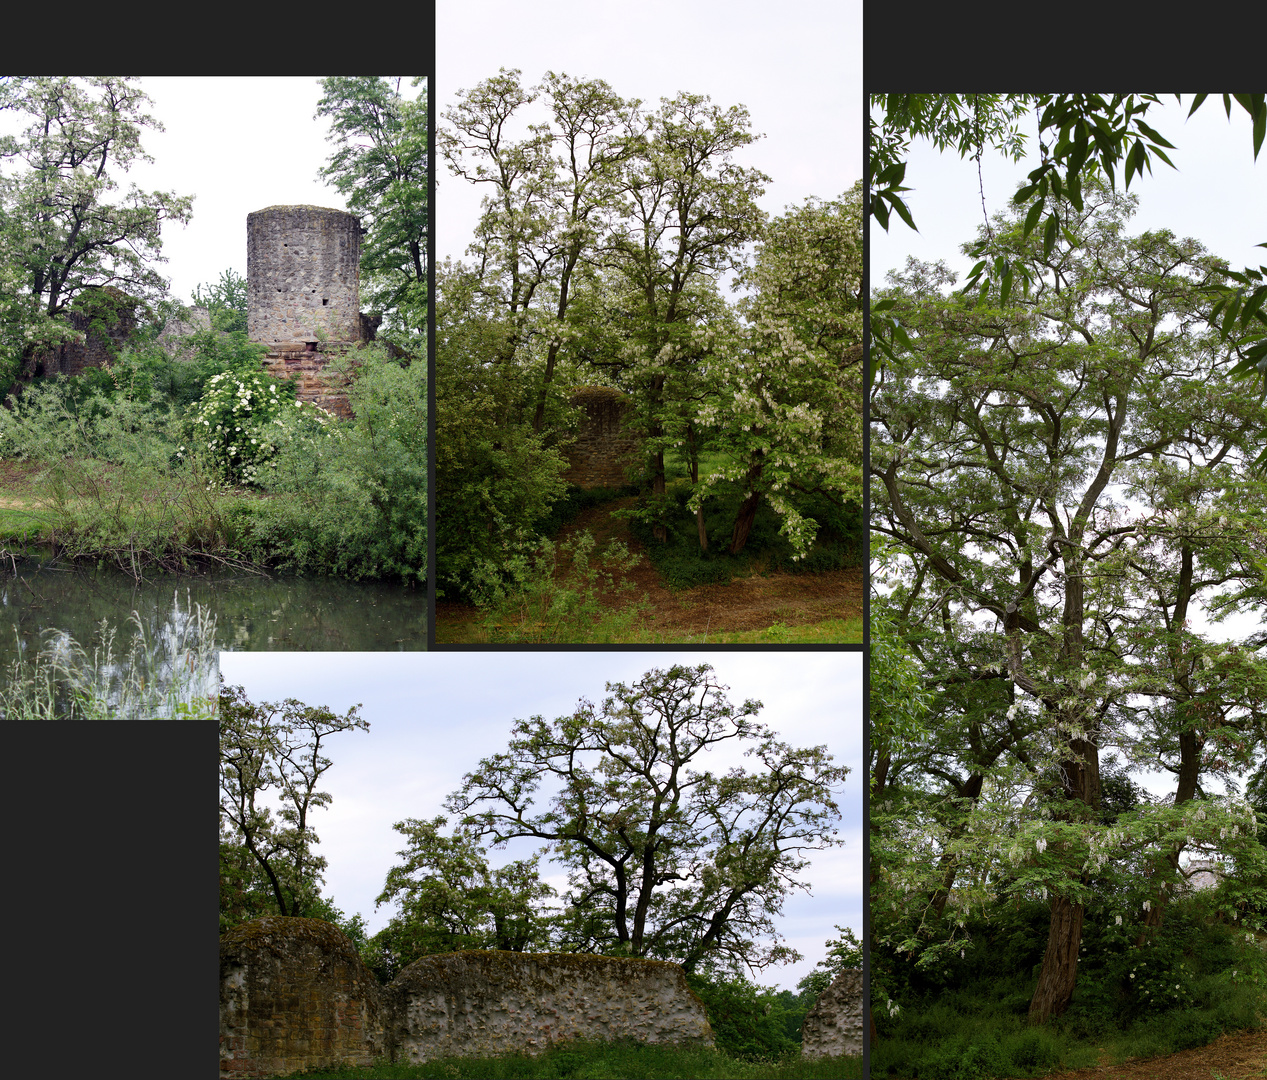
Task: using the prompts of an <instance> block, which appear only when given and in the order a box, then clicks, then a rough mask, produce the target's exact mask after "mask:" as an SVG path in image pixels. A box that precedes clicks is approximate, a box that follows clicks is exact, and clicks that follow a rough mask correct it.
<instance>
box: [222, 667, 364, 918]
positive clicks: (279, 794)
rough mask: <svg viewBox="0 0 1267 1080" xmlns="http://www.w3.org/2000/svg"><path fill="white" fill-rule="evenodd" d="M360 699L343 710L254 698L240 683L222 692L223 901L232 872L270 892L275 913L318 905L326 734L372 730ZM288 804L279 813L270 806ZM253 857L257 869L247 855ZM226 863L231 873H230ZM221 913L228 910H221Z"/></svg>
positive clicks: (322, 861)
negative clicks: (318, 822) (313, 817)
mask: <svg viewBox="0 0 1267 1080" xmlns="http://www.w3.org/2000/svg"><path fill="white" fill-rule="evenodd" d="M359 708H360V706H359V705H354V706H353V707H352V708H351V709H349V710H348V711H347V713H346V714H344V715H343V716H339V715H337V714H336V713H333V712H331V711H330V710H329V709H328V708H326V707H325V706H309V705H305V704H304V703H303V702H301V701H296V700H295V699H294V698H287V699H286V700H285V701H284V702H281V703H277V702H268V701H265V702H261V703H260V704H258V705H257V704H255V703H254V702H252V701H251V700H250V699H249V698H248V697H247V696H246V691H245V690H243V688H242V687H240V686H230V687H223V688H222V689H221V692H220V837H221V882H222V888H221V903H222V905H223V903H224V900H225V891H224V883H225V878H226V876H230V877H236V878H238V879H239V880H240V881H242V882H244V883H245V884H246V886H247V887H248V888H247V891H250V887H251V886H252V885H253V886H254V891H255V892H256V894H258V893H260V892H262V891H265V890H267V891H268V892H271V894H272V899H273V901H274V903H275V905H276V907H275V909H274V910H273V911H272V912H271V913H272V914H278V915H305V914H306V913H307V912H308V911H309V910H310V909H314V907H315V906H319V900H320V896H319V893H320V883H321V871H322V870H324V869H325V865H326V860H325V859H324V857H322V856H320V855H318V854H316V852H315V851H314V850H313V849H314V848H315V846H316V845H317V843H318V842H319V841H318V837H317V834H316V832H315V831H314V829H313V827H312V825H311V823H310V821H309V816H310V814H311V812H312V811H313V810H316V809H319V808H320V807H323V806H329V805H330V795H329V794H328V793H327V792H322V791H318V790H317V784H318V782H319V781H320V779H321V777H322V775H323V774H324V773H325V772H326V771H327V770H328V769H329V768H330V766H331V764H332V762H331V761H330V759H329V758H327V757H325V756H324V755H323V754H322V753H321V744H322V740H323V739H326V738H328V737H329V736H330V735H333V734H335V733H337V732H340V731H351V730H353V729H357V728H359V729H360V730H362V731H368V730H369V723H368V722H367V721H365V720H361V719H360V718H359V717H358V716H357V710H358V709H359ZM274 798H276V799H279V800H280V801H281V803H282V805H281V807H280V809H279V810H278V811H277V814H276V816H274V813H273V809H272V807H270V806H269V805H268V803H269V802H270V801H272V800H273V799H274ZM242 852H245V853H247V854H248V855H249V856H250V860H252V861H253V862H254V868H252V867H250V865H249V862H248V861H247V860H245V859H244V858H241V857H238V858H235V855H238V856H240V855H241V853H242ZM226 866H228V867H232V868H233V871H234V872H233V873H232V874H228V875H226ZM222 914H223V913H222Z"/></svg>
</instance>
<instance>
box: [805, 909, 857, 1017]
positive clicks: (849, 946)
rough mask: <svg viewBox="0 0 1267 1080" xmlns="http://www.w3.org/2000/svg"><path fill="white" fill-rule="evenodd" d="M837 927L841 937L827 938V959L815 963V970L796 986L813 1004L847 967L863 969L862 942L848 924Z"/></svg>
mask: <svg viewBox="0 0 1267 1080" xmlns="http://www.w3.org/2000/svg"><path fill="white" fill-rule="evenodd" d="M836 929H837V930H839V931H840V937H838V938H828V939H827V957H826V959H823V960H820V961H819V962H818V963H817V964H815V965H814V970H813V971H811V972H810V973H809V974H808V975H806V976H805V978H803V979H802V980H801V981H800V982H798V983H797V984H796V988H797V989H798V990H800V991H801V992H802V994H804V995H806V996H807V997H809V998H810V999H811V1004H813V1002H815V1001H817V1000H818V998H819V996H820V995H821V994H822V992H823V991H824V990H826V989H827V988H828V987H829V986H831V984H832V982H833V981H834V980H835V978H836V976H837V975H839V974H840V973H841V972H842V971H844V970H845V968H857V969H858V970H859V971H861V970H862V964H863V951H862V942H860V941H859V940H858V938H857V937H856V936H855V935H854V932H853V930H852V929H850V928H849V927H848V926H837V927H836Z"/></svg>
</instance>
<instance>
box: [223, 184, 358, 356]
mask: <svg viewBox="0 0 1267 1080" xmlns="http://www.w3.org/2000/svg"><path fill="white" fill-rule="evenodd" d="M360 265H361V223H360V222H359V221H358V220H357V219H356V217H355V216H353V215H352V214H349V213H346V212H345V211H343V210H332V209H330V208H329V207H325V206H270V207H268V208H267V209H264V210H256V211H255V213H253V214H248V215H247V217H246V277H247V285H248V299H249V308H248V313H247V324H246V325H247V333H248V336H249V337H250V339H251V340H252V341H257V342H260V343H261V344H263V345H274V344H277V343H278V342H289V341H315V340H316V339H317V336H318V330H320V331H322V332H324V334H325V335H326V337H327V338H328V340H330V341H332V342H336V341H337V342H346V341H357V340H359V338H360V336H361V333H360V292H359V285H360Z"/></svg>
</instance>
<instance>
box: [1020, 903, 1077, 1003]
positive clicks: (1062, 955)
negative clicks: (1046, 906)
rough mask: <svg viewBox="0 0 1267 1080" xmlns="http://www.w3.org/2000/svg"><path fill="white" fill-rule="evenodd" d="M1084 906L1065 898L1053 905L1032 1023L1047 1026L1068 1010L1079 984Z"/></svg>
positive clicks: (1035, 994)
mask: <svg viewBox="0 0 1267 1080" xmlns="http://www.w3.org/2000/svg"><path fill="white" fill-rule="evenodd" d="M1082 911H1083V909H1082V905H1081V904H1074V903H1071V902H1070V901H1069V900H1068V899H1067V898H1066V897H1063V896H1057V897H1053V898H1052V901H1051V930H1050V931H1049V932H1048V934H1047V952H1046V953H1045V954H1044V955H1043V967H1042V970H1041V971H1040V972H1039V975H1038V987H1037V989H1036V990H1035V991H1034V998H1033V1000H1032V1001H1031V1002H1030V1003H1029V1022H1030V1023H1031V1024H1045V1023H1047V1021H1048V1020H1049V1019H1051V1018H1052V1017H1054V1016H1060V1015H1061V1014H1063V1013H1064V1011H1065V1010H1066V1009H1067V1008H1069V1002H1070V1001H1071V1000H1072V999H1073V988H1074V985H1075V984H1076V983H1077V981H1078V947H1079V946H1080V945H1081V944H1082Z"/></svg>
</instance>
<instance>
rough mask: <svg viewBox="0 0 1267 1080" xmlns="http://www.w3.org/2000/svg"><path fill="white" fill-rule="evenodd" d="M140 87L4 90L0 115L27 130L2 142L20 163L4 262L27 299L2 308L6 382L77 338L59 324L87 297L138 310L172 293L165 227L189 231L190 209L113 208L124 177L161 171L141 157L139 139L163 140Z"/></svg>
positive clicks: (150, 203)
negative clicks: (93, 289) (134, 303)
mask: <svg viewBox="0 0 1267 1080" xmlns="http://www.w3.org/2000/svg"><path fill="white" fill-rule="evenodd" d="M135 84H136V80H135V79H133V78H116V77H108V78H105V77H102V78H96V77H93V78H69V77H46V76H20V77H6V78H4V79H0V110H3V109H12V110H14V111H15V112H17V113H19V114H20V115H22V116H23V117H25V118H29V123H28V124H27V126H26V128H25V129H24V130H23V131H22V133H21V134H20V135H6V136H3V137H0V158H4V159H10V160H14V161H16V162H19V163H20V164H19V165H18V167H17V168H15V169H13V170H11V171H6V172H4V173H3V174H0V259H2V260H3V265H4V266H5V267H6V271H5V275H6V276H7V277H8V278H9V280H10V284H11V285H13V286H16V289H17V294H18V296H19V297H20V300H19V299H10V300H8V301H7V302H5V303H3V304H0V315H3V316H4V317H5V319H6V320H7V321H6V325H5V328H4V329H3V331H2V332H0V344H4V345H6V346H7V349H8V352H7V355H5V356H3V357H0V361H3V364H4V368H3V369H0V381H4V382H7V381H8V380H9V379H11V378H12V377H13V376H14V375H16V373H17V370H18V367H19V365H20V364H21V362H22V361H23V360H24V359H26V358H28V357H30V356H31V355H33V353H34V352H36V351H38V350H39V349H41V348H47V347H49V346H51V345H55V344H57V343H58V342H59V341H63V340H66V339H67V338H68V337H71V336H73V332H72V331H71V330H70V328H69V326H68V324H67V323H66V322H65V320H64V319H63V318H61V317H60V316H62V314H63V312H64V311H65V310H66V307H67V305H68V304H70V303H71V302H72V301H73V300H74V299H75V297H77V296H78V295H79V294H80V293H81V292H82V291H83V290H84V289H85V288H87V287H89V286H94V285H95V286H104V285H115V286H117V287H119V288H121V289H123V290H124V291H125V292H127V293H128V294H129V295H131V296H133V297H136V298H138V299H142V300H157V299H159V298H160V297H161V295H162V294H163V292H164V291H165V289H166V282H165V281H164V279H163V278H162V277H161V276H160V275H159V273H158V271H157V270H155V269H154V264H155V263H159V262H162V261H163V259H162V256H161V249H162V241H161V238H160V231H161V228H162V223H163V222H164V221H178V222H181V223H182V224H183V223H186V222H188V221H189V217H190V206H191V203H192V197H191V196H178V195H176V194H175V193H173V192H160V191H152V192H143V191H141V190H139V189H138V188H137V186H136V185H135V184H133V185H131V187H130V188H129V189H128V191H127V192H126V193H125V194H124V195H123V197H122V198H121V199H117V200H114V201H111V200H110V197H109V196H110V193H111V192H112V191H114V190H116V189H117V188H118V186H119V183H118V180H117V179H116V174H117V173H118V172H120V171H122V172H126V171H127V170H128V168H129V167H130V166H131V165H132V163H133V162H135V161H137V160H141V161H152V160H153V159H152V158H150V157H149V156H148V155H147V154H146V153H145V152H144V151H143V150H142V148H141V130H142V128H147V127H148V128H154V129H156V130H160V131H161V130H162V126H161V125H160V124H159V123H158V122H157V121H155V120H154V118H153V117H151V116H150V115H148V114H147V113H146V112H145V111H144V109H145V106H146V105H147V104H149V101H150V99H149V98H148V97H147V96H146V95H145V94H144V93H142V92H141V90H140V89H139V88H138V87H137V86H136V85H135ZM3 292H4V293H5V294H6V295H7V294H8V290H7V289H5V290H3ZM19 344H20V345H21V350H20V352H19Z"/></svg>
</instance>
